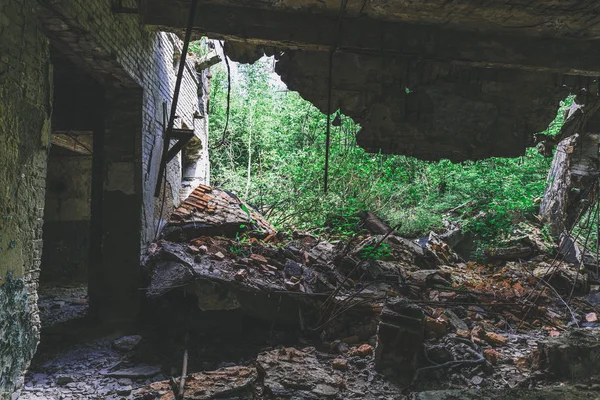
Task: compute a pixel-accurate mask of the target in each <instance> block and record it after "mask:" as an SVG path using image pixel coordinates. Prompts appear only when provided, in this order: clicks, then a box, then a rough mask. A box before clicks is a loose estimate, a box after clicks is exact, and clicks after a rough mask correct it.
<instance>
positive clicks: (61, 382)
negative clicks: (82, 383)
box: [56, 375, 75, 386]
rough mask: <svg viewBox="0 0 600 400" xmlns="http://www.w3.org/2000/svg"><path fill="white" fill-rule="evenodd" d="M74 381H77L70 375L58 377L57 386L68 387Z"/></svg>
mask: <svg viewBox="0 0 600 400" xmlns="http://www.w3.org/2000/svg"><path fill="white" fill-rule="evenodd" d="M74 381H75V379H74V378H73V377H72V376H70V375H58V376H57V377H56V384H57V385H60V386H64V385H67V384H69V383H71V382H74Z"/></svg>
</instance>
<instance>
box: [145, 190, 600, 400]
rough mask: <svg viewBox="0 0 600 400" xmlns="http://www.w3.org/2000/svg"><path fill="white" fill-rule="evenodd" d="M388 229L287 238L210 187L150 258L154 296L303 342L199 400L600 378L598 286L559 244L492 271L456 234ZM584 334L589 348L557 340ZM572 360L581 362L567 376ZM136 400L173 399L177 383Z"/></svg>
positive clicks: (178, 216) (179, 215)
mask: <svg viewBox="0 0 600 400" xmlns="http://www.w3.org/2000/svg"><path fill="white" fill-rule="evenodd" d="M216 214H222V215H216ZM384 231H385V229H382V228H381V225H380V224H379V225H377V232H376V233H372V234H364V235H362V236H361V235H357V236H355V237H354V238H352V239H350V240H344V241H328V240H325V239H323V238H320V237H317V236H314V235H311V234H308V233H302V232H295V233H293V234H291V235H286V234H283V233H277V232H276V231H275V230H274V229H273V227H272V226H271V225H270V224H269V223H268V222H267V221H266V220H265V219H264V218H263V217H262V216H260V214H259V213H257V212H256V211H254V210H252V209H251V208H250V207H249V206H248V205H247V204H245V203H244V202H242V201H240V200H239V199H237V197H235V196H234V195H232V194H229V193H226V192H224V191H220V190H218V189H211V188H208V187H200V188H199V189H197V190H196V191H195V192H194V194H193V195H192V196H191V198H190V199H188V200H187V201H186V202H185V203H184V204H183V205H182V206H181V207H180V208H179V209H178V210H176V211H175V212H174V214H173V217H172V219H171V221H170V222H169V224H168V225H167V226H166V227H165V229H164V230H163V234H162V236H161V238H160V239H159V240H158V241H157V242H156V243H154V244H153V245H152V246H151V248H150V249H149V252H148V257H147V258H146V259H145V261H144V265H143V266H144V270H145V271H146V274H147V278H148V288H147V293H148V296H149V297H150V298H152V299H155V300H156V301H160V299H161V298H163V297H164V296H166V295H168V294H169V293H173V292H177V291H182V290H185V291H186V293H188V294H192V295H193V297H194V301H195V304H196V306H197V309H198V311H199V312H216V311H217V312H218V311H222V312H227V311H232V310H236V311H238V312H241V313H243V314H244V315H248V316H251V317H252V318H256V319H258V320H262V321H265V322H269V323H271V324H272V325H271V326H272V327H273V326H286V327H288V328H292V329H296V330H297V331H299V332H300V335H301V336H302V338H303V339H302V340H301V341H300V343H298V346H295V347H296V348H292V347H281V348H273V349H271V350H267V351H264V352H262V353H260V354H257V355H256V358H255V359H254V361H253V362H252V363H250V364H246V365H237V366H230V367H226V368H221V369H219V370H217V371H212V372H210V371H204V372H196V373H192V374H190V375H189V376H188V377H187V379H186V381H187V386H186V396H187V397H186V398H190V399H209V398H231V399H233V398H236V399H245V398H274V399H275V398H277V399H280V398H281V399H284V398H286V399H287V398H294V399H322V398H343V397H351V398H378V399H379V398H384V399H385V398H388V397H386V396H389V398H399V397H398V396H399V395H400V394H401V393H406V390H405V391H404V392H403V389H406V388H408V390H409V391H410V390H420V389H430V388H435V389H448V388H459V389H463V388H488V389H515V388H528V387H536V386H540V385H541V386H544V385H546V386H547V385H551V384H552V383H556V382H560V381H562V380H565V381H567V380H569V379H574V380H578V381H580V380H581V379H588V380H589V379H592V378H593V377H592V374H590V373H588V374H582V373H577V371H579V370H590V369H592V370H593V368H592V367H591V366H590V365H591V364H593V360H594V359H596V358H595V356H596V351H597V349H596V347H597V345H595V343H596V342H595V340H596V339H595V338H596V337H597V335H598V334H597V333H596V332H597V331H595V330H593V329H580V328H581V327H585V326H587V327H590V328H595V327H596V325H598V326H600V324H598V322H597V317H596V318H594V317H595V316H596V312H597V311H596V309H595V306H594V304H593V303H594V302H593V301H591V300H590V301H588V300H589V299H587V300H586V298H584V297H582V296H585V295H587V294H588V293H589V292H590V289H591V284H590V282H589V281H588V279H587V275H586V272H585V271H583V270H580V269H579V268H578V267H576V266H575V265H573V264H570V263H568V262H566V261H558V258H556V257H554V256H553V255H552V253H551V250H552V246H547V245H546V244H544V243H542V241H541V240H540V239H539V238H537V237H535V238H533V239H531V237H530V238H528V239H526V240H520V242H519V243H517V244H515V246H512V247H509V248H508V249H507V250H504V251H491V252H490V260H491V262H490V263H488V264H481V263H477V262H472V261H469V262H465V261H463V260H462V259H461V257H460V256H458V255H457V254H456V253H455V252H454V251H453V250H452V248H451V247H450V246H449V245H448V244H447V243H446V242H445V241H444V240H443V239H442V237H444V236H443V235H442V236H438V235H436V234H435V233H431V234H430V235H429V236H428V237H427V238H423V239H420V240H417V241H412V240H408V239H405V238H402V237H399V236H397V235H396V233H395V232H393V231H392V229H389V230H388V232H385V233H384ZM524 257H527V258H526V259H524ZM595 289H597V288H595ZM573 335H575V336H573ZM577 335H579V336H577ZM571 337H578V338H579V339H578V340H577V341H576V342H577V343H578V346H579V347H576V349H577V350H573V351H571V352H567V351H565V350H564V346H561V345H560V344H557V343H560V342H557V341H560V340H569V339H568V338H571ZM586 349H587V350H586ZM571 354H576V355H577V356H576V357H578V359H579V361H578V363H575V364H573V365H574V366H573V367H569V368H566V367H565V365H567V364H569V363H570V360H569V357H571ZM584 355H585V356H586V357H587V358H585V357H583V358H582V356H584ZM569 365H570V364H569ZM596 369H597V368H596ZM136 396H137V397H135V398H139V399H151V398H160V399H170V398H174V397H173V396H174V390H173V383H172V382H169V381H164V382H157V383H153V384H152V385H150V386H147V387H145V388H143V389H141V390H140V391H139V392H138V393H137V394H136ZM424 398H425V397H424ZM432 398H434V397H432Z"/></svg>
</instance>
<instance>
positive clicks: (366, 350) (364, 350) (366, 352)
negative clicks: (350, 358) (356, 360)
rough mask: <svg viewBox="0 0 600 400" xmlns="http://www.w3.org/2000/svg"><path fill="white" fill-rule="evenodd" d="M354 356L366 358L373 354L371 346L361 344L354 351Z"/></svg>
mask: <svg viewBox="0 0 600 400" xmlns="http://www.w3.org/2000/svg"><path fill="white" fill-rule="evenodd" d="M356 354H358V355H359V356H361V357H368V356H370V355H371V354H373V346H371V345H370V344H366V343H365V344H361V345H360V346H358V348H357V349H356Z"/></svg>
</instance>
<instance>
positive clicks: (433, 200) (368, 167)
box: [209, 58, 572, 245]
mask: <svg viewBox="0 0 600 400" xmlns="http://www.w3.org/2000/svg"><path fill="white" fill-rule="evenodd" d="M232 67H234V68H233V74H232V76H233V79H232V86H233V87H232V96H231V99H232V101H231V115H230V124H229V129H228V132H226V133H225V135H224V136H223V129H224V125H225V117H226V116H225V110H226V94H227V76H226V71H225V69H224V68H223V66H222V65H219V66H217V67H215V68H213V70H212V75H213V79H212V83H211V99H210V110H209V111H210V119H209V121H210V132H211V143H210V146H211V167H212V182H211V183H212V185H214V186H220V187H224V188H227V189H230V190H233V191H235V192H237V193H238V194H240V196H242V197H243V198H245V200H246V201H248V202H249V203H250V204H252V205H253V206H254V207H256V208H257V209H258V210H259V211H260V212H262V213H263V214H264V215H265V216H266V217H267V218H269V219H270V220H271V221H272V222H273V223H274V224H275V225H276V226H278V227H279V228H282V229H287V228H290V227H296V228H304V229H306V228H318V229H320V230H321V231H324V232H329V233H332V234H341V235H346V236H348V235H351V234H353V233H354V232H355V231H356V229H357V222H358V216H357V212H358V211H360V210H363V209H368V210H371V211H373V212H375V213H376V214H378V215H380V216H382V217H383V218H385V219H387V220H388V221H390V223H391V224H392V225H396V224H398V223H399V222H401V225H400V228H399V229H398V230H399V232H400V233H401V234H402V235H405V236H408V237H416V236H420V235H424V234H426V233H427V232H428V231H430V230H432V229H437V228H440V227H441V226H442V220H443V216H444V214H445V213H446V212H447V211H448V210H451V209H454V208H457V207H458V211H460V213H462V218H465V219H466V221H467V222H466V229H467V230H470V231H471V232H473V233H475V234H476V236H477V237H479V238H480V239H481V240H482V242H483V244H484V245H487V244H489V243H493V242H495V241H497V240H498V239H499V238H501V237H502V235H503V234H505V233H507V232H508V231H509V230H510V229H511V227H512V226H513V225H514V223H515V220H518V219H519V218H522V217H530V216H532V215H533V214H534V213H535V212H536V211H537V205H536V202H535V199H536V198H538V197H541V196H542V194H543V191H544V188H545V180H546V175H547V173H548V169H549V166H550V162H551V160H550V159H547V158H544V157H542V156H541V155H539V154H538V153H537V152H536V151H535V150H533V149H529V150H528V151H527V153H526V154H525V155H524V156H522V157H518V158H514V159H506V158H491V159H487V160H482V161H477V162H464V163H460V164H455V163H452V162H450V161H448V160H441V161H439V162H425V161H421V160H417V159H414V158H409V157H404V156H394V155H383V154H369V153H366V152H365V151H364V150H362V149H361V148H360V147H358V146H357V145H356V140H355V135H356V133H357V132H358V130H359V129H360V127H359V126H358V125H356V124H355V123H354V122H353V121H352V120H351V119H350V118H347V117H344V116H342V124H341V126H339V127H332V128H333V129H332V136H331V156H330V174H329V177H330V181H329V193H328V194H327V195H324V194H323V172H324V170H323V168H324V154H325V130H326V116H325V115H324V114H323V113H321V112H320V111H319V110H318V109H316V108H315V107H314V106H312V105H311V104H310V103H309V102H307V101H305V100H304V99H302V98H301V97H300V95H299V94H298V93H296V92H291V91H288V90H287V89H286V88H285V86H284V85H283V84H282V83H281V82H280V81H279V80H278V78H277V77H276V76H275V74H274V73H273V60H272V59H268V58H263V59H261V60H259V61H258V62H256V63H255V64H254V65H237V66H236V65H235V64H233V63H232ZM570 102H572V99H567V100H566V101H565V102H563V103H562V104H561V106H562V109H561V110H564V108H565V107H568V105H569V104H570ZM562 118H563V112H562V111H560V112H559V113H558V116H557V119H556V120H555V121H554V122H553V123H552V124H551V125H550V127H549V129H548V131H547V132H545V133H547V134H555V133H556V132H557V131H558V130H559V129H560V126H561V125H562V123H563V119H562Z"/></svg>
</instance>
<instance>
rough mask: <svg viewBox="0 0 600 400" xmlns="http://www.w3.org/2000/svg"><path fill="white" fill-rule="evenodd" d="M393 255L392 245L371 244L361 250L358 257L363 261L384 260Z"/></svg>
mask: <svg viewBox="0 0 600 400" xmlns="http://www.w3.org/2000/svg"><path fill="white" fill-rule="evenodd" d="M391 254H392V250H391V249H390V245H389V244H387V243H380V244H379V246H377V244H370V245H367V246H365V247H363V248H362V249H361V251H360V252H359V254H358V256H359V257H360V258H361V259H362V260H383V259H385V258H387V257H389V256H390V255H391Z"/></svg>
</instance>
